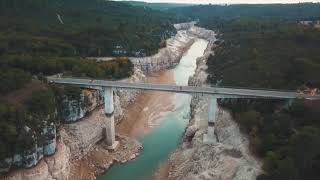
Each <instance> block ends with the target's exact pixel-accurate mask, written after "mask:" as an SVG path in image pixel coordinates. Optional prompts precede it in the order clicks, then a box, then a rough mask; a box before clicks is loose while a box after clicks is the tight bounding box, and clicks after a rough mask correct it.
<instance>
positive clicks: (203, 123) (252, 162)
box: [169, 29, 261, 180]
mask: <svg viewBox="0 0 320 180" xmlns="http://www.w3.org/2000/svg"><path fill="white" fill-rule="evenodd" d="M196 31H200V32H202V33H201V34H198V36H199V37H202V38H206V39H208V40H210V39H211V40H210V42H209V44H208V48H207V50H206V51H205V54H204V56H203V57H200V58H198V59H197V65H198V66H197V69H196V73H195V75H194V76H193V77H191V78H190V79H189V85H195V86H206V84H205V82H206V79H207V74H206V72H205V70H206V69H207V66H206V60H207V58H208V56H209V55H210V54H213V50H212V48H213V46H214V44H213V40H214V38H209V37H208V35H210V34H211V35H212V34H214V33H213V32H208V31H207V30H205V31H204V30H203V29H202V30H201V29H197V30H196V29H195V30H192V32H196ZM208 102H209V99H208V97H196V96H195V97H193V99H192V103H191V107H192V117H193V118H192V119H191V121H190V123H189V125H188V127H187V129H186V132H185V135H184V139H183V142H182V144H181V145H180V147H179V148H178V149H177V150H176V151H175V152H174V153H173V154H172V155H171V156H170V159H169V162H170V164H171V165H170V169H169V179H186V180H188V179H190V180H191V179H194V180H196V179H212V180H254V179H255V178H256V176H257V175H258V174H259V173H260V171H261V164H260V162H259V161H258V160H256V159H255V158H254V157H253V156H252V155H251V154H250V152H249V148H248V146H249V143H248V139H247V137H246V136H245V135H243V134H242V133H241V132H240V130H239V127H238V125H237V124H236V123H235V122H234V121H233V120H232V117H231V115H230V114H229V113H228V112H227V111H225V110H222V109H220V110H219V113H218V118H217V121H216V123H215V127H214V131H215V134H213V135H212V136H213V137H214V138H213V141H214V143H206V142H205V141H204V134H207V133H210V132H213V130H211V129H208V122H207V121H208ZM209 128H210V127H209Z"/></svg>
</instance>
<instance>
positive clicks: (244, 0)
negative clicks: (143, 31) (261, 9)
mask: <svg viewBox="0 0 320 180" xmlns="http://www.w3.org/2000/svg"><path fill="white" fill-rule="evenodd" d="M116 1H124V0H116ZM125 1H127V0H125ZM131 1H144V2H149V3H181V4H210V3H211V4H275V3H281V4H288V3H303V2H314V3H319V2H320V0H316V1H310V0H131Z"/></svg>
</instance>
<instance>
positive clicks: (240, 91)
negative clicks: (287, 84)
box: [48, 78, 320, 100]
mask: <svg viewBox="0 0 320 180" xmlns="http://www.w3.org/2000/svg"><path fill="white" fill-rule="evenodd" d="M48 80H49V81H51V82H54V83H57V84H66V85H76V86H81V87H87V88H90V87H91V88H94V87H111V88H115V89H138V90H154V91H166V92H177V93H188V94H210V95H217V96H218V97H225V98H228V97H234V98H279V99H295V98H304V99H310V100H317V99H320V96H319V95H316V96H311V95H304V94H299V93H297V92H294V91H280V90H279V91H278V90H256V89H244V88H223V87H200V86H177V85H167V84H149V83H126V82H119V81H105V80H90V79H74V78H49V79H48Z"/></svg>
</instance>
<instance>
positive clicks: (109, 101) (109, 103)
mask: <svg viewBox="0 0 320 180" xmlns="http://www.w3.org/2000/svg"><path fill="white" fill-rule="evenodd" d="M103 93H104V112H105V114H106V115H107V116H111V115H112V114H113V111H114V105H113V90H112V88H110V87H106V88H103Z"/></svg>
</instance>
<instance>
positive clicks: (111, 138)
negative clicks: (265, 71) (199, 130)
mask: <svg viewBox="0 0 320 180" xmlns="http://www.w3.org/2000/svg"><path fill="white" fill-rule="evenodd" d="M48 81H49V82H51V83H57V84H63V85H73V86H79V87H83V88H90V89H97V90H101V91H103V93H104V102H105V109H104V110H105V114H106V115H107V116H112V114H113V111H114V105H113V91H114V90H117V89H129V90H130V89H132V90H152V91H165V92H176V93H186V94H198V95H199V94H200V95H208V96H209V97H210V103H209V109H208V113H209V114H208V117H209V119H208V124H209V126H214V123H215V120H216V117H217V109H218V107H217V99H219V98H263V99H297V98H298V99H308V100H320V95H314V96H312V95H307V94H300V93H298V92H296V91H283V90H268V89H245V88H235V87H200V86H177V85H165V84H148V83H125V82H119V81H105V80H92V79H74V78H48ZM112 121H113V120H112ZM106 131H107V132H106V133H107V136H106V139H107V143H108V145H110V147H111V148H114V147H115V146H116V144H117V142H116V141H115V129H114V122H111V123H110V126H109V127H107V129H106Z"/></svg>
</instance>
